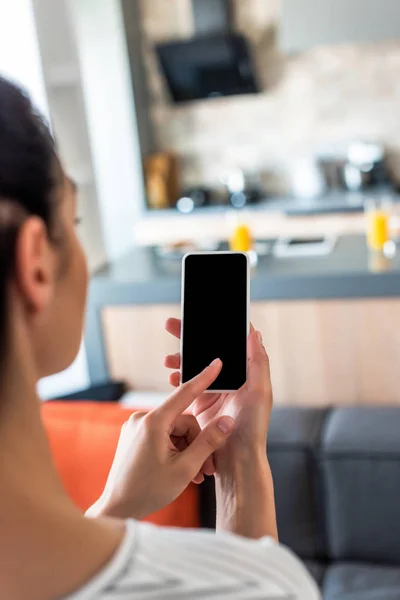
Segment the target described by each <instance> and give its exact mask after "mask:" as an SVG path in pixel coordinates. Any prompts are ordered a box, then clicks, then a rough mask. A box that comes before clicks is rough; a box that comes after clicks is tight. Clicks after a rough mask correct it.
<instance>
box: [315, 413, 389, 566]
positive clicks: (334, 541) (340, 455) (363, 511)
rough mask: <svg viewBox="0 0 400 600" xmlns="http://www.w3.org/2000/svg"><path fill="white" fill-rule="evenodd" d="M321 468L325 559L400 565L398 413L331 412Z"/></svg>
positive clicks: (324, 440) (323, 446)
mask: <svg viewBox="0 0 400 600" xmlns="http://www.w3.org/2000/svg"><path fill="white" fill-rule="evenodd" d="M321 468H322V475H323V482H324V491H325V493H324V497H325V515H326V523H327V532H328V551H329V557H330V558H331V559H333V560H353V561H361V562H364V561H365V562H373V563H383V564H385V563H386V564H397V563H399V564H400V544H399V539H400V518H399V498H400V410H399V409H398V408H397V409H395V408H367V407H358V408H344V409H338V410H336V411H334V412H332V413H331V415H330V416H329V418H328V420H327V423H326V427H325V430H324V436H323V442H322V448H321Z"/></svg>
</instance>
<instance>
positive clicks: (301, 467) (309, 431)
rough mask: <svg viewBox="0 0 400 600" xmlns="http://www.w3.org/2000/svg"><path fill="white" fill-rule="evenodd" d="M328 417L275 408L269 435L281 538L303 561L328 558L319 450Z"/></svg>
mask: <svg viewBox="0 0 400 600" xmlns="http://www.w3.org/2000/svg"><path fill="white" fill-rule="evenodd" d="M327 414H328V411H321V410H317V409H315V410H313V409H303V408H294V407H293V408H289V407H282V408H280V407H279V408H276V409H274V411H273V413H272V417H271V425H270V430H269V434H268V448H267V452H268V457H269V461H270V465H271V470H272V475H273V479H274V489H275V499H276V511H277V519H278V530H279V536H280V539H281V541H282V542H283V543H284V544H285V545H287V546H289V547H290V548H291V549H292V550H293V551H294V552H296V554H298V555H299V556H301V557H302V558H304V559H319V558H321V557H325V555H326V540H325V531H324V526H323V515H322V514H321V504H320V501H319V495H320V490H319V481H318V462H317V459H316V450H317V449H318V448H319V446H320V442H321V435H322V431H323V428H324V423H325V421H326V417H327Z"/></svg>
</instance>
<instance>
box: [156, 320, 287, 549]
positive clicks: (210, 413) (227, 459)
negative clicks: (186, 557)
mask: <svg viewBox="0 0 400 600" xmlns="http://www.w3.org/2000/svg"><path fill="white" fill-rule="evenodd" d="M166 329H167V331H169V333H171V334H172V335H174V336H175V337H178V338H179V337H180V334H181V323H180V321H179V320H177V319H170V320H169V321H167V324H166ZM247 360H248V372H247V381H246V383H245V385H244V386H243V387H242V388H241V389H240V390H239V391H237V392H235V393H232V394H203V395H201V396H200V397H199V398H198V399H197V400H196V402H195V403H194V404H193V407H192V410H193V414H194V415H195V416H196V417H197V420H198V422H199V423H200V425H201V427H203V428H204V427H208V426H209V424H210V423H211V422H212V421H213V420H214V419H216V418H218V417H221V416H222V415H230V416H231V417H233V419H234V421H235V426H234V430H233V433H232V434H231V436H230V437H229V439H228V441H227V443H226V444H225V445H224V446H223V447H221V448H220V449H219V450H217V451H216V452H215V454H214V459H215V465H216V467H214V471H216V497H217V529H222V530H224V531H231V532H233V533H237V534H239V535H242V536H245V537H249V538H255V539H258V538H261V537H264V536H271V537H273V538H275V539H278V532H277V527H276V515H275V502H274V490H273V482H272V476H271V470H270V468H269V464H268V459H267V455H266V440H267V433H268V426H269V420H270V415H271V409H272V388H271V377H270V370H269V361H268V356H267V353H266V351H265V349H264V346H263V344H262V339H261V335H260V334H259V333H257V332H256V331H255V330H254V328H252V329H251V333H250V336H249V339H248V342H247ZM180 363H181V359H180V356H179V354H177V355H174V356H168V357H167V358H166V360H165V364H166V366H167V367H169V368H171V369H179V368H180ZM179 377H180V375H179V373H177V372H174V373H172V374H171V376H170V382H171V383H172V384H173V385H178V383H179ZM207 465H208V466H209V463H207ZM249 490H252V492H251V493H250V494H249Z"/></svg>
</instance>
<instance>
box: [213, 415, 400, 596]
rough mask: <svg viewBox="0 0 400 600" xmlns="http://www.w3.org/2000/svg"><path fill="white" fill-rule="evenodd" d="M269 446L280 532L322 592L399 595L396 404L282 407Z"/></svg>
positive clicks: (399, 471) (399, 494)
mask: <svg viewBox="0 0 400 600" xmlns="http://www.w3.org/2000/svg"><path fill="white" fill-rule="evenodd" d="M268 456H269V460H270V463H271V467H272V471H273V475H274V482H275V494H276V503H277V515H278V525H279V533H280V538H281V541H282V542H283V543H284V544H286V545H287V546H289V547H290V548H292V549H293V550H294V552H296V554H298V555H299V556H300V557H301V558H302V559H303V561H304V562H305V563H306V565H307V566H308V568H309V570H310V572H311V573H312V575H313V576H314V577H315V579H316V580H317V581H318V583H319V585H320V586H321V589H322V593H323V597H324V599H326V600H339V599H340V600H400V408H366V407H360V408H343V409H332V410H316V409H301V408H276V409H274V411H273V416H272V421H271V428H270V433H269V440H268ZM202 516H203V523H204V525H206V526H210V525H212V520H213V518H214V516H215V498H214V495H213V490H212V486H211V485H210V483H209V484H208V485H207V486H205V487H204V489H203V493H202Z"/></svg>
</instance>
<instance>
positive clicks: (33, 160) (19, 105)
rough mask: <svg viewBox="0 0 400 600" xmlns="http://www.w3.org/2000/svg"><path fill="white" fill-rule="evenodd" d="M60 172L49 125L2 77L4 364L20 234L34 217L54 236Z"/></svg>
mask: <svg viewBox="0 0 400 600" xmlns="http://www.w3.org/2000/svg"><path fill="white" fill-rule="evenodd" d="M60 173H61V168H60V165H59V163H58V159H57V155H56V152H55V147H54V142H53V139H52V136H51V134H50V131H49V128H48V126H47V125H46V123H45V122H44V120H43V119H42V117H41V116H40V115H39V114H38V113H37V112H36V110H35V109H34V107H33V105H32V103H31V101H30V99H29V97H28V96H27V95H26V94H25V93H24V92H22V91H21V90H20V89H19V88H18V87H17V86H15V85H14V84H12V83H10V82H9V81H7V80H5V79H3V78H1V77H0V362H1V361H2V360H3V358H4V352H5V345H6V339H7V310H8V307H7V301H8V300H7V298H8V294H7V288H8V284H9V282H10V280H11V278H12V277H13V275H14V270H15V252H16V241H17V236H18V231H19V228H20V227H21V224H22V223H23V222H24V220H25V219H26V218H28V217H29V216H30V215H36V216H38V217H40V218H41V219H42V220H43V222H44V223H45V224H46V227H47V229H48V231H49V233H50V232H51V230H52V225H53V219H54V214H55V210H54V208H55V204H56V202H57V194H56V188H57V185H59V183H60Z"/></svg>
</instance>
